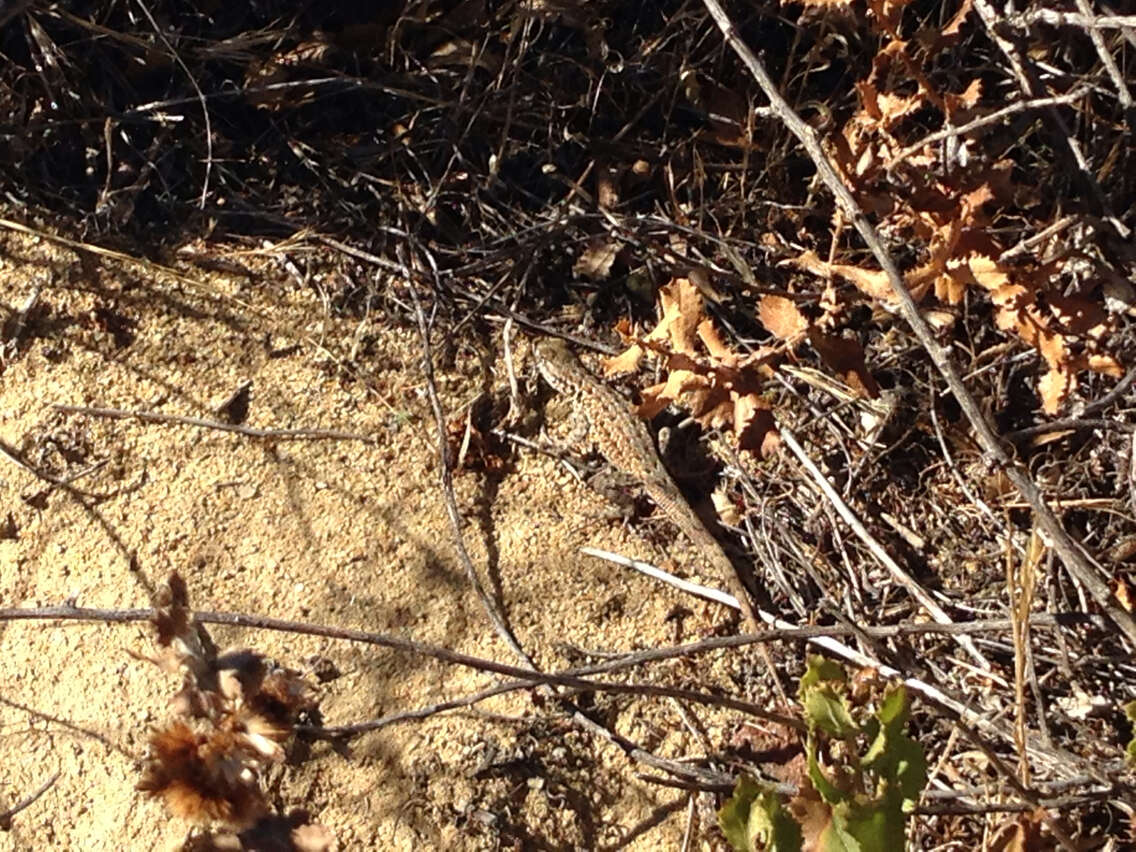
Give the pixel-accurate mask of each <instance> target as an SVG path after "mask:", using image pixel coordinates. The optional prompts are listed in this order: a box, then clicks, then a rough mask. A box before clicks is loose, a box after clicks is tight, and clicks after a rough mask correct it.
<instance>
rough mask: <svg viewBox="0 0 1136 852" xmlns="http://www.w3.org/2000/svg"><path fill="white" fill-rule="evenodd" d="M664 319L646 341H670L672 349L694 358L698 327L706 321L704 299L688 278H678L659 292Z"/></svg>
mask: <svg viewBox="0 0 1136 852" xmlns="http://www.w3.org/2000/svg"><path fill="white" fill-rule="evenodd" d="M659 304H660V306H661V307H662V309H663V318H662V320H660V321H659V324H658V325H657V326H655V328H654V329H652V330H651V333H650V334H648V335H647V337H646V338H645V339H646V340H647V341H661V340H668V339H669V340H670V343H671V349H672V350H673V351H674V352H681V353H684V354H686V355H694V354H695V348H694V340H695V335H696V331H697V329H698V324H699V323H701V322H702V320H703V319H705V314H704V313H703V303H702V296H701V295H699V293H698V289H697V288H696V287H695V286H694V285H693V284H691V283H690V281H689V280H688V279H686V278H675V279H674V280H672V281H671V283H670V284H667V285H666V286H665V287H662V288H661V289H660V290H659Z"/></svg>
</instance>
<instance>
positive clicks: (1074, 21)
mask: <svg viewBox="0 0 1136 852" xmlns="http://www.w3.org/2000/svg"><path fill="white" fill-rule="evenodd" d="M1019 21H1023V22H1025V23H1027V24H1032V23H1033V22H1034V21H1041V22H1042V23H1044V24H1052V25H1054V26H1068V27H1081V28H1083V29H1090V30H1126V29H1136V15H1088V16H1086V15H1078V14H1077V13H1076V12H1058V11H1057V10H1056V9H1030V10H1029V11H1026V12H1021V13H1019V14H1017V15H1012V16H1011V17H1010V19H1009V22H1010V23H1011V24H1017V23H1018V22H1019Z"/></svg>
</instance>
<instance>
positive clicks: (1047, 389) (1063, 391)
mask: <svg viewBox="0 0 1136 852" xmlns="http://www.w3.org/2000/svg"><path fill="white" fill-rule="evenodd" d="M1076 386H1077V377H1076V376H1075V375H1073V374H1072V373H1071V372H1070V371H1069V370H1068V369H1067V368H1066V367H1065V366H1064V365H1060V364H1059V365H1057V366H1055V367H1051V368H1050V370H1049V372H1047V373H1046V374H1045V375H1044V376H1042V377H1041V379H1040V380H1039V381H1038V383H1037V394H1038V396H1040V397H1041V409H1042V411H1044V412H1045V413H1046V414H1050V415H1052V414H1056V413H1057V412H1058V411H1060V410H1061V404H1062V403H1063V402H1065V400H1066V399H1068V397H1069V394H1070V393H1072V392H1073V390H1074V389H1075V388H1076Z"/></svg>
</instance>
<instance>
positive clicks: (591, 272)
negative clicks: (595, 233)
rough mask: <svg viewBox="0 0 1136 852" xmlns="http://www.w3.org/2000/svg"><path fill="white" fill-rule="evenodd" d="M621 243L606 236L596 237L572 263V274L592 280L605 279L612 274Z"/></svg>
mask: <svg viewBox="0 0 1136 852" xmlns="http://www.w3.org/2000/svg"><path fill="white" fill-rule="evenodd" d="M619 248H620V246H619V243H617V242H615V241H614V240H609V239H607V238H606V237H596V238H595V239H593V240H592V241H591V242H590V243H589V244H588V247H587V248H586V249H584V251H583V252H582V253H581V254H580V256H579V257H578V258H577V259H576V262H575V263H574V264H573V265H572V274H573V275H575V276H577V277H579V278H590V279H591V280H592V281H603V280H605V279H606V278H607V277H608V276H609V275H611V267H612V264H614V263H615V258H616V256H617V255H618V254H619Z"/></svg>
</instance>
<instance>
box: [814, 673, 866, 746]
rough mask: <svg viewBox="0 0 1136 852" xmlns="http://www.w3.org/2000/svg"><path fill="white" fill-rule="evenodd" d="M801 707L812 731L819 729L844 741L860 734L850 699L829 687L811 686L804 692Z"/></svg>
mask: <svg viewBox="0 0 1136 852" xmlns="http://www.w3.org/2000/svg"><path fill="white" fill-rule="evenodd" d="M801 706H802V708H803V709H804V711H805V723H806V724H807V725H808V726H809V729H810V730H815V729H817V728H819V729H820V730H822V731H824V732H825V733H826V734H829V735H831V736H834V737H840V738H841V739H844V738H846V737H852V736H855V735H856V734H858V733H860V726H859V725H857V724H856V720H855V719H853V718H852V708H851V707H849V706H848V699H847V698H846V697H845V696H843V695H840V694H839V693H837V692H836V690H834V689H833V688H832V687H831V686H828V685H823V686H821V685H815V686H810V687H808V688H807V689H805V690H804V694H803V695H802V697H801Z"/></svg>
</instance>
